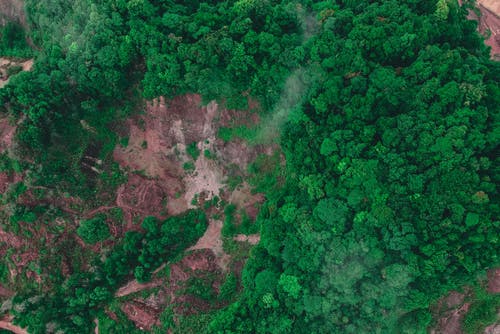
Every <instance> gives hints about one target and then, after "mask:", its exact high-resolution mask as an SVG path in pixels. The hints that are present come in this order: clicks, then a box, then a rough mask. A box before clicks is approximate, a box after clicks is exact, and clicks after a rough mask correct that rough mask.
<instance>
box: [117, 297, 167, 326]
mask: <svg viewBox="0 0 500 334" xmlns="http://www.w3.org/2000/svg"><path fill="white" fill-rule="evenodd" d="M121 309H122V311H123V312H124V313H125V314H126V315H127V317H128V318H129V319H130V320H132V321H133V322H134V323H135V325H136V326H137V327H138V328H139V329H142V330H148V331H150V330H151V328H152V327H153V326H154V325H158V324H159V322H158V314H157V313H158V312H157V311H156V310H154V309H151V308H150V307H148V306H147V305H145V304H143V303H140V302H137V301H131V302H126V303H124V304H123V305H122V308H121Z"/></svg>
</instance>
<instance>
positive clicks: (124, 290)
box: [115, 278, 163, 297]
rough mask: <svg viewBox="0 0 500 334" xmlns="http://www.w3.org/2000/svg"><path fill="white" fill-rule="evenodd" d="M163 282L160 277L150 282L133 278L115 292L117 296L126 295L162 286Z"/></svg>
mask: <svg viewBox="0 0 500 334" xmlns="http://www.w3.org/2000/svg"><path fill="white" fill-rule="evenodd" d="M162 283H163V280H162V279H160V278H158V279H154V280H152V281H151V282H148V283H139V282H137V280H133V281H130V282H128V283H127V284H126V285H124V286H122V287H121V288H119V289H118V291H116V293H115V297H125V296H128V295H131V294H133V293H136V292H139V291H142V290H145V289H152V288H155V287H157V286H160V285H161V284H162Z"/></svg>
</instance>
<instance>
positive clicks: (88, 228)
mask: <svg viewBox="0 0 500 334" xmlns="http://www.w3.org/2000/svg"><path fill="white" fill-rule="evenodd" d="M76 233H77V234H78V235H79V236H80V238H82V239H83V241H85V243H87V244H92V245H93V244H95V243H96V242H99V241H104V240H106V239H107V238H109V237H110V233H109V227H108V225H107V223H106V221H105V220H104V218H103V217H102V216H99V217H95V218H92V219H88V220H82V221H81V222H80V227H78V229H77V230H76Z"/></svg>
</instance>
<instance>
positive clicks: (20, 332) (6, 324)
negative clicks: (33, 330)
mask: <svg viewBox="0 0 500 334" xmlns="http://www.w3.org/2000/svg"><path fill="white" fill-rule="evenodd" d="M0 328H2V329H6V330H8V331H11V332H12V333H15V334H28V332H27V331H26V330H24V329H22V328H21V327H19V326H16V325H13V324H12V317H11V316H6V317H4V318H3V319H2V320H0Z"/></svg>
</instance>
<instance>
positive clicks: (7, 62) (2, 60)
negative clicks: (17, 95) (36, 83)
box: [0, 57, 33, 88]
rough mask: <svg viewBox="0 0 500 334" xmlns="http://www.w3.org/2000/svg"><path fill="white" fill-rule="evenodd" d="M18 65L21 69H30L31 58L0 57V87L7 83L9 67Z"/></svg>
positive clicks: (31, 64)
mask: <svg viewBox="0 0 500 334" xmlns="http://www.w3.org/2000/svg"><path fill="white" fill-rule="evenodd" d="M18 66H19V67H20V70H21V71H30V70H31V67H32V66H33V59H28V60H19V59H15V58H6V57H0V88H3V87H4V86H5V85H6V84H8V83H9V80H10V74H9V69H11V68H14V67H18Z"/></svg>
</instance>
